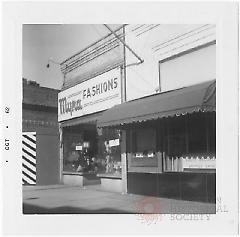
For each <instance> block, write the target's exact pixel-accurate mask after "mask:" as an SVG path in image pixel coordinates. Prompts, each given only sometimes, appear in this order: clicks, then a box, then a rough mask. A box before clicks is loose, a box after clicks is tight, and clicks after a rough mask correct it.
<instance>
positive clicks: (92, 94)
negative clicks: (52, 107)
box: [58, 69, 121, 121]
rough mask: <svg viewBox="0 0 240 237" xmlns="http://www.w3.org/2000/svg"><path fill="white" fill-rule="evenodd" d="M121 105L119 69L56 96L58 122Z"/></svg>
mask: <svg viewBox="0 0 240 237" xmlns="http://www.w3.org/2000/svg"><path fill="white" fill-rule="evenodd" d="M119 103H121V85H120V69H114V70H112V71H109V72H107V73H104V74H102V75H99V76H97V77H95V78H93V79H90V80H88V81H85V82H82V83H81V84H78V85H76V86H74V87H72V88H69V89H67V90H64V91H62V92H60V93H59V95H58V120H59V121H62V120H66V119H70V118H74V117H79V116H82V115H86V114H90V113H94V112H97V111H101V110H104V109H107V108H110V107H112V106H113V105H115V104H119Z"/></svg>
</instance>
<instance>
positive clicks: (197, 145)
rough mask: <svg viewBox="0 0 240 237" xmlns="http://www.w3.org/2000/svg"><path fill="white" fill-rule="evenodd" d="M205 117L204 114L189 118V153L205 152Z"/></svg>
mask: <svg viewBox="0 0 240 237" xmlns="http://www.w3.org/2000/svg"><path fill="white" fill-rule="evenodd" d="M206 131H207V130H206V117H205V114H204V113H197V114H193V115H191V116H189V119H188V134H189V153H206V152H207V133H206Z"/></svg>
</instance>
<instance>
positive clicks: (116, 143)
mask: <svg viewBox="0 0 240 237" xmlns="http://www.w3.org/2000/svg"><path fill="white" fill-rule="evenodd" d="M109 146H110V147H112V146H119V139H115V140H109Z"/></svg>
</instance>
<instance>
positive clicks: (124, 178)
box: [121, 130, 127, 194]
mask: <svg viewBox="0 0 240 237" xmlns="http://www.w3.org/2000/svg"><path fill="white" fill-rule="evenodd" d="M121 163H122V194H126V193H127V132H126V130H122V135H121Z"/></svg>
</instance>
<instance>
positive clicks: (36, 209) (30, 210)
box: [23, 203, 135, 214]
mask: <svg viewBox="0 0 240 237" xmlns="http://www.w3.org/2000/svg"><path fill="white" fill-rule="evenodd" d="M23 214H135V213H134V212H128V211H121V210H117V209H112V208H102V209H97V210H89V209H84V208H79V207H71V206H61V207H55V208H46V207H40V206H37V205H31V204H26V203H24V204H23Z"/></svg>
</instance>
